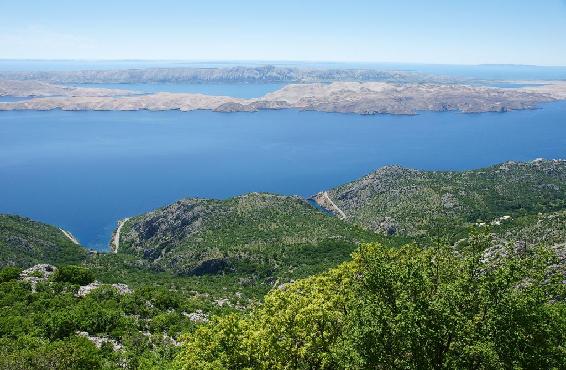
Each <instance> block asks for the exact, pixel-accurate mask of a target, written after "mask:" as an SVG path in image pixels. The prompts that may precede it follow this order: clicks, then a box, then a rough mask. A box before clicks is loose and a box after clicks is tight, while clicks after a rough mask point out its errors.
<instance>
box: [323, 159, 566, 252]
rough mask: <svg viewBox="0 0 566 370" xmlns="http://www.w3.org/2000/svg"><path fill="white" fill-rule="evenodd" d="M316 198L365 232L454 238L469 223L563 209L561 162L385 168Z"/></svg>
mask: <svg viewBox="0 0 566 370" xmlns="http://www.w3.org/2000/svg"><path fill="white" fill-rule="evenodd" d="M313 199H314V200H315V201H316V202H317V203H319V204H320V205H321V206H323V207H326V208H328V209H331V210H333V211H334V212H335V213H340V212H342V213H343V218H344V219H345V220H346V221H348V222H351V223H353V224H356V225H360V226H362V227H364V228H366V229H368V230H373V231H377V232H381V233H385V234H389V235H404V236H409V237H413V238H429V239H430V238H432V239H434V238H443V239H444V240H449V241H452V242H454V241H456V240H458V239H459V238H461V237H463V236H465V235H466V234H467V230H468V229H469V228H470V227H474V226H476V227H481V226H489V227H492V226H498V225H503V226H505V225H504V224H507V223H509V222H511V221H513V220H515V219H516V218H520V217H525V216H529V215H531V216H534V215H537V214H539V213H543V214H546V213H551V212H556V211H560V210H564V209H566V161H564V160H535V161H532V162H528V163H517V162H506V163H503V164H500V165H496V166H493V167H489V168H485V169H479V170H472V171H463V172H450V171H447V172H440V171H418V170H412V169H406V168H401V167H397V166H390V167H383V168H381V169H379V170H377V171H376V172H374V173H372V174H369V175H367V176H365V177H363V178H361V179H358V180H355V181H352V182H350V183H348V184H345V185H342V186H339V187H337V188H334V189H331V190H328V191H326V192H321V193H318V194H317V195H315V196H314V197H313ZM338 210H339V211H338ZM503 228H504V227H503ZM503 228H500V229H502V230H503Z"/></svg>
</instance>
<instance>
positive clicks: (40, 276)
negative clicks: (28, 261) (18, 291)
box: [20, 263, 57, 292]
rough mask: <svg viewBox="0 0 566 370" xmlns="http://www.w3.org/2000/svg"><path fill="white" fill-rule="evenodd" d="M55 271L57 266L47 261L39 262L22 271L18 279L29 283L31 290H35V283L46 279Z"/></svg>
mask: <svg viewBox="0 0 566 370" xmlns="http://www.w3.org/2000/svg"><path fill="white" fill-rule="evenodd" d="M55 271H57V267H55V266H52V265H49V264H47V263H41V264H38V265H35V266H33V267H30V268H28V269H25V270H24V271H22V272H21V273H20V279H21V280H23V281H27V282H29V283H31V287H32V291H34V292H35V288H36V286H37V284H38V283H40V282H44V281H47V280H48V279H49V277H50V276H51V275H52V274H54V273H55Z"/></svg>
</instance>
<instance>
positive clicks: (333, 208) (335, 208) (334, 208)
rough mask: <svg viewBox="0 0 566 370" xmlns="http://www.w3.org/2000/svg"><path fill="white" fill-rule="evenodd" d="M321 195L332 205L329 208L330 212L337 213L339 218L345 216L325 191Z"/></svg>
mask: <svg viewBox="0 0 566 370" xmlns="http://www.w3.org/2000/svg"><path fill="white" fill-rule="evenodd" d="M322 196H324V197H325V198H326V200H327V201H328V203H329V204H330V205H331V206H332V209H331V211H332V212H334V213H336V214H337V215H338V217H339V218H341V219H344V218H346V214H345V213H344V212H343V211H342V210H341V209H340V208H338V206H337V205H336V204H335V203H334V202H333V201H332V199H330V197H329V196H328V192H327V191H325V192H323V193H322Z"/></svg>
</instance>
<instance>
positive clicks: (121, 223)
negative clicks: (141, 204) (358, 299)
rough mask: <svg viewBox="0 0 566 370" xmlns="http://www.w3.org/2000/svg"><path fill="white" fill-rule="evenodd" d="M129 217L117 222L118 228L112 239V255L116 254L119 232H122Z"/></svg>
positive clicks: (118, 244) (118, 245)
mask: <svg viewBox="0 0 566 370" xmlns="http://www.w3.org/2000/svg"><path fill="white" fill-rule="evenodd" d="M129 219H130V218H129V217H126V218H124V219H122V220H120V221H118V228H117V229H116V232H115V233H114V236H113V237H112V246H113V247H112V251H113V252H114V253H118V248H119V247H120V232H121V231H122V226H124V224H125V223H126V222H127V221H128V220H129Z"/></svg>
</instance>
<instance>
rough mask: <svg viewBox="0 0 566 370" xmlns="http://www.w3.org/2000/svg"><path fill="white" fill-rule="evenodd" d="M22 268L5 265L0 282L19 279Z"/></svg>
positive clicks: (0, 274)
mask: <svg viewBox="0 0 566 370" xmlns="http://www.w3.org/2000/svg"><path fill="white" fill-rule="evenodd" d="M20 272H22V269H21V268H19V267H4V268H2V269H0V283H5V282H7V281H13V280H17V279H18V277H19V276H20Z"/></svg>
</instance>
